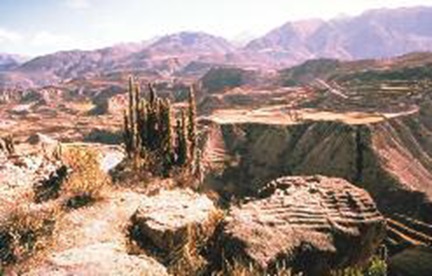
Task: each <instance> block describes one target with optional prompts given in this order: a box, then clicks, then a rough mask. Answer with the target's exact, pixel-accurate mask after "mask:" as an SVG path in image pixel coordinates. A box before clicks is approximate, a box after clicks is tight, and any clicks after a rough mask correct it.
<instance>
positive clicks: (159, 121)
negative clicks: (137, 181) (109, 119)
mask: <svg viewBox="0 0 432 276" xmlns="http://www.w3.org/2000/svg"><path fill="white" fill-rule="evenodd" d="M148 88H149V99H148V100H147V99H145V98H144V97H143V96H142V95H141V93H140V90H139V85H138V84H137V83H135V81H134V79H133V78H132V77H131V78H130V80H129V92H128V98H129V106H128V110H127V111H125V114H124V142H125V148H126V152H127V155H128V158H129V159H132V160H136V158H142V157H145V158H147V157H149V156H152V157H153V158H155V159H157V160H152V162H150V163H151V168H148V167H149V166H147V168H148V169H152V171H153V172H156V173H158V174H162V175H164V176H168V175H169V174H170V172H171V170H172V169H173V168H174V167H175V166H177V167H182V168H188V169H190V168H191V167H192V166H193V164H195V161H194V160H195V156H196V139H197V138H196V122H195V117H196V106H195V97H194V94H193V90H191V91H190V93H189V107H188V109H187V111H186V112H185V111H184V110H182V111H181V112H180V118H178V119H177V124H176V125H175V126H174V125H173V120H175V118H173V114H174V112H173V111H172V108H171V103H170V101H169V100H167V99H165V100H162V99H161V98H159V97H158V96H157V94H156V91H155V89H154V88H153V86H152V85H151V84H150V85H149V86H148ZM141 163H142V162H141ZM147 165H150V164H147ZM190 171H191V170H190Z"/></svg>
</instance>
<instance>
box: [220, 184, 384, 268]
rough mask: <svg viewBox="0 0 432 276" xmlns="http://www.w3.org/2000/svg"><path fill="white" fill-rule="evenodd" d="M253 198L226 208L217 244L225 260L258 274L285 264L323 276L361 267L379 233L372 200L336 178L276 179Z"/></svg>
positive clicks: (379, 238)
mask: <svg viewBox="0 0 432 276" xmlns="http://www.w3.org/2000/svg"><path fill="white" fill-rule="evenodd" d="M259 196H260V198H258V199H256V200H252V201H250V202H248V203H245V204H243V205H241V206H239V207H233V208H231V210H230V214H229V216H228V218H227V223H226V226H225V228H224V230H223V234H222V238H221V240H220V245H221V246H222V247H223V252H224V254H225V256H227V257H228V258H229V259H236V260H239V259H240V260H242V261H243V262H246V263H252V264H253V265H254V266H255V267H256V268H257V269H258V270H261V271H272V270H275V269H276V268H277V267H280V266H281V265H285V266H288V267H292V268H293V269H294V270H301V271H305V272H307V275H323V274H325V273H326V271H329V270H330V269H334V268H340V267H346V266H350V265H357V264H361V263H364V262H365V261H367V260H368V258H369V257H370V256H371V255H372V254H373V253H374V251H375V250H376V249H377V247H378V246H379V244H380V243H381V241H382V239H383V238H384V235H385V220H384V218H383V217H382V216H381V214H380V213H379V212H378V211H377V209H376V207H375V204H374V202H373V200H372V198H371V197H370V196H369V195H368V193H367V192H365V191H364V190H362V189H359V188H357V187H355V186H353V185H351V184H349V183H348V182H347V181H345V180H342V179H337V178H326V177H321V176H311V177H284V178H279V179H277V180H275V181H272V182H271V183H270V184H268V185H267V186H266V187H265V188H264V189H262V190H261V191H260V193H259ZM309 273H310V274H309Z"/></svg>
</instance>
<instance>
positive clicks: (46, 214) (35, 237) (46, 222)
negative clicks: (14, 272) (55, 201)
mask: <svg viewBox="0 0 432 276" xmlns="http://www.w3.org/2000/svg"><path fill="white" fill-rule="evenodd" d="M58 214H59V213H58V210H57V209H53V210H49V211H39V212H35V211H29V210H24V209H16V210H14V211H13V212H11V215H9V216H8V217H7V218H6V219H5V220H4V221H2V222H1V226H0V263H1V264H2V265H9V264H13V263H16V262H19V261H22V260H25V259H26V258H28V257H29V256H31V255H32V254H34V253H35V252H36V251H39V250H41V249H43V248H45V247H46V246H47V245H48V244H49V239H48V237H49V236H51V234H52V232H53V230H54V225H55V221H56V219H57V217H58Z"/></svg>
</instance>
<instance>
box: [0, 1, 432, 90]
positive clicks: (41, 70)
mask: <svg viewBox="0 0 432 276" xmlns="http://www.w3.org/2000/svg"><path fill="white" fill-rule="evenodd" d="M431 26H432V7H412V8H398V9H379V10H371V11H366V12H364V13H363V14H361V15H359V16H355V17H345V18H337V19H332V20H328V21H326V20H321V19H310V20H303V21H295V22H288V23H286V24H284V25H283V26H280V27H278V28H276V29H274V30H271V31H270V32H269V33H267V34H265V35H264V36H262V37H259V38H256V39H254V40H252V41H250V42H249V43H247V44H246V46H244V47H238V46H235V45H234V43H231V42H229V41H228V40H226V39H224V38H222V37H216V36H213V35H210V34H206V33H201V32H182V33H177V34H172V35H167V36H163V37H161V38H159V39H156V40H152V41H149V42H143V43H128V44H121V45H116V46H112V47H107V48H103V49H98V50H93V51H81V50H73V51H62V52H57V53H53V54H48V55H44V56H39V57H36V58H33V59H31V60H28V61H25V59H24V60H23V59H22V58H20V57H17V56H13V55H8V54H0V87H3V88H5V87H8V88H10V87H20V88H27V87H31V86H42V85H48V84H53V83H59V82H62V81H67V80H70V79H74V78H81V77H91V76H93V75H100V74H106V73H110V72H116V71H137V70H139V71H145V70H152V71H156V72H159V73H163V74H168V75H170V74H173V73H178V72H179V71H181V70H182V69H183V68H185V67H186V66H187V65H188V64H190V63H192V62H194V63H196V62H202V63H206V64H207V63H210V64H211V63H214V64H227V65H235V66H240V67H248V68H250V67H253V68H261V69H262V68H264V69H281V68H286V67H289V66H293V65H296V64H299V63H302V62H304V61H306V60H309V59H315V58H335V59H341V60H356V59H365V58H366V59H368V58H371V59H372V58H386V57H392V56H397V55H402V54H405V53H409V52H421V51H432V28H431ZM206 68H207V67H206Z"/></svg>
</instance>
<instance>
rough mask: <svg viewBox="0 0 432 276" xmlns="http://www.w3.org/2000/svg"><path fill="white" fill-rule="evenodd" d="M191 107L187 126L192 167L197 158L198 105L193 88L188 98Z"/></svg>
mask: <svg viewBox="0 0 432 276" xmlns="http://www.w3.org/2000/svg"><path fill="white" fill-rule="evenodd" d="M188 102H189V107H188V125H187V136H188V137H187V139H188V141H189V144H190V145H189V162H190V164H191V165H192V164H193V163H194V162H195V158H196V144H197V141H196V140H197V137H196V125H195V123H196V122H195V118H196V103H195V94H194V90H193V87H191V88H190V90H189V97H188Z"/></svg>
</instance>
